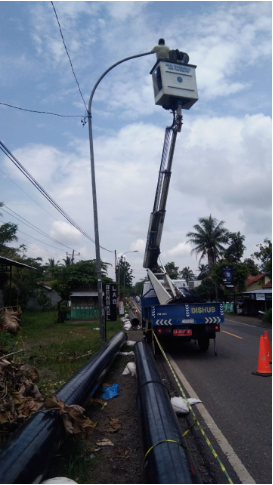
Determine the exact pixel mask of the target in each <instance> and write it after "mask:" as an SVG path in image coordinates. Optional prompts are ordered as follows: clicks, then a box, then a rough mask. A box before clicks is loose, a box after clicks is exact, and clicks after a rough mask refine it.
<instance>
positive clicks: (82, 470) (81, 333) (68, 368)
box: [0, 310, 123, 483]
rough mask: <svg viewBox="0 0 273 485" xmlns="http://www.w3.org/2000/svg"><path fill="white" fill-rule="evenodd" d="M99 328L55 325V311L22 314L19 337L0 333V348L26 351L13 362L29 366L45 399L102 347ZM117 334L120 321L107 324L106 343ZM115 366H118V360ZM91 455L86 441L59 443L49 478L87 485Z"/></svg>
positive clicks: (69, 323) (87, 324)
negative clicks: (36, 373)
mask: <svg viewBox="0 0 273 485" xmlns="http://www.w3.org/2000/svg"><path fill="white" fill-rule="evenodd" d="M98 327H99V322H98V320H95V321H88V322H86V321H85V322H80V323H76V322H73V321H71V320H69V321H66V322H64V323H57V311H54V310H49V311H34V312H30V311H25V312H23V315H22V324H21V329H20V331H19V332H18V334H17V335H16V336H13V335H10V334H9V333H8V332H6V331H4V332H1V333H0V346H2V348H3V349H4V353H5V354H8V353H10V352H17V351H18V350H21V349H25V350H24V351H23V352H18V353H14V356H13V360H14V362H17V363H28V364H30V365H32V366H33V367H35V369H37V370H38V372H39V375H40V381H39V383H38V384H37V385H38V387H39V389H40V391H41V392H42V394H43V395H44V396H47V395H52V394H54V393H55V392H56V391H57V390H58V389H59V388H60V387H61V386H62V385H63V384H64V383H65V382H66V381H68V380H69V379H70V377H71V376H72V375H73V374H75V373H76V372H77V371H78V370H79V369H80V368H81V367H82V366H83V365H84V364H85V363H86V362H87V361H88V360H89V359H90V358H91V357H92V356H93V355H94V354H95V353H96V352H97V351H98V350H99V349H100V348H101V347H102V346H103V345H104V343H103V342H102V341H101V339H100V333H99V331H97V330H94V329H95V328H98ZM120 330H123V325H122V323H121V322H120V321H117V322H107V340H109V339H110V338H111V337H113V335H115V333H116V332H117V331H120ZM90 352H91V353H90ZM86 354H88V355H86ZM120 360H121V359H120ZM115 364H116V365H121V362H120V361H119V359H118V358H117V362H115ZM91 453H92V452H91V450H90V449H89V444H88V441H79V440H77V439H76V438H75V437H73V436H69V437H68V438H67V439H66V440H64V442H62V443H59V445H58V447H57V451H56V454H55V456H54V458H53V460H52V463H51V465H50V468H49V470H48V476H50V477H54V476H66V477H69V478H71V479H74V480H75V481H76V482H77V483H89V481H90V472H91V473H92V470H93V469H94V467H95V466H96V460H95V459H93V460H92V459H91V458H90V455H91Z"/></svg>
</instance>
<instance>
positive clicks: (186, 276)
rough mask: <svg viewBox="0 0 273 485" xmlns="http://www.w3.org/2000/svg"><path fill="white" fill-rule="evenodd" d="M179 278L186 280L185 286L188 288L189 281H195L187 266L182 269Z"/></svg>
mask: <svg viewBox="0 0 273 485" xmlns="http://www.w3.org/2000/svg"><path fill="white" fill-rule="evenodd" d="M181 277H182V278H183V280H186V283H187V286H189V281H192V280H194V279H195V276H194V274H193V271H192V270H191V269H190V267H189V266H188V267H185V268H183V269H182V271H181Z"/></svg>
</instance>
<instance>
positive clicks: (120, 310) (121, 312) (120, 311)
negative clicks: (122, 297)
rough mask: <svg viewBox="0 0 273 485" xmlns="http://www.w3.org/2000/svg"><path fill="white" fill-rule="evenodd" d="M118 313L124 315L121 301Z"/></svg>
mask: <svg viewBox="0 0 273 485" xmlns="http://www.w3.org/2000/svg"><path fill="white" fill-rule="evenodd" d="M119 314H120V315H124V303H123V301H120V302H119Z"/></svg>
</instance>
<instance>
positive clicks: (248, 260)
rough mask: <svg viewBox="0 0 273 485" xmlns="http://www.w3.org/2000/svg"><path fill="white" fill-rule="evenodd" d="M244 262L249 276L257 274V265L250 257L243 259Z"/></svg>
mask: <svg viewBox="0 0 273 485" xmlns="http://www.w3.org/2000/svg"><path fill="white" fill-rule="evenodd" d="M244 264H245V265H246V266H247V267H248V274H249V275H251V276H258V274H259V267H258V265H257V264H256V263H255V261H254V260H253V259H252V258H246V259H244Z"/></svg>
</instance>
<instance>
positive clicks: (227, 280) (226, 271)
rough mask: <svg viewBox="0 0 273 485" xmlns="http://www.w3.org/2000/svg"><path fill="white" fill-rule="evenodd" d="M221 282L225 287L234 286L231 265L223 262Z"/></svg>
mask: <svg viewBox="0 0 273 485" xmlns="http://www.w3.org/2000/svg"><path fill="white" fill-rule="evenodd" d="M222 276H223V283H224V285H225V286H226V287H227V288H234V283H233V269H232V266H231V265H227V264H225V265H224V266H223V267H222Z"/></svg>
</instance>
